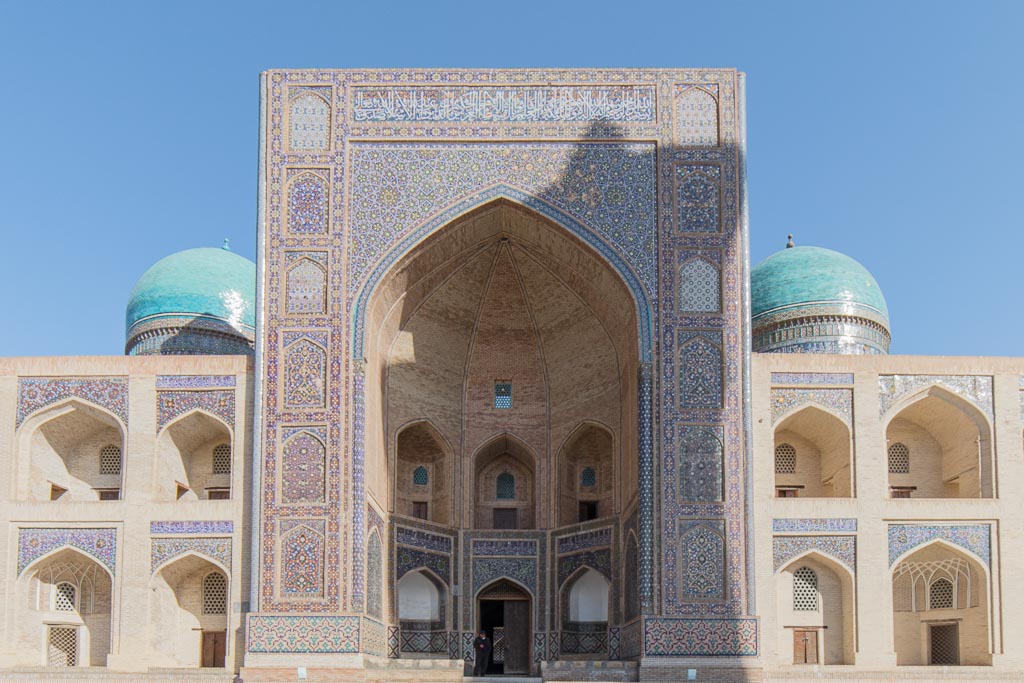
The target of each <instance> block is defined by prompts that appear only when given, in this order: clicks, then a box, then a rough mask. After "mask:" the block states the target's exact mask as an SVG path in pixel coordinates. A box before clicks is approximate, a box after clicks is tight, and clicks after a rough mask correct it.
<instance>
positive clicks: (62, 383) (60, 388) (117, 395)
mask: <svg viewBox="0 0 1024 683" xmlns="http://www.w3.org/2000/svg"><path fill="white" fill-rule="evenodd" d="M71 397H74V398H80V399H82V400H83V401H88V402H89V403H93V404H95V405H98V406H101V407H103V408H106V409H107V410H109V411H110V412H112V413H114V414H115V415H117V416H118V417H119V418H121V422H123V423H124V424H126V425H127V424H128V380H127V379H126V378H124V377H89V378H81V377H19V378H18V419H17V423H16V424H17V426H21V423H22V421H24V419H25V418H26V417H28V415H30V414H31V413H33V412H35V411H37V410H39V409H40V408H44V407H46V406H49V405H53V404H54V403H57V402H58V401H62V400H64V399H66V398H71Z"/></svg>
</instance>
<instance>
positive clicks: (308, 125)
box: [288, 87, 331, 151]
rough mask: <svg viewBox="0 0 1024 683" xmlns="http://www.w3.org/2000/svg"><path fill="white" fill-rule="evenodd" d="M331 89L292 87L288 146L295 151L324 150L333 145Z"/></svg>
mask: <svg viewBox="0 0 1024 683" xmlns="http://www.w3.org/2000/svg"><path fill="white" fill-rule="evenodd" d="M330 102H331V89H330V88H328V87H291V88H288V146H289V147H290V148H291V149H294V150H300V151H305V150H321V149H327V148H328V147H329V146H330V131H331V104H330Z"/></svg>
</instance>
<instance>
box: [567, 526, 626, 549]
mask: <svg viewBox="0 0 1024 683" xmlns="http://www.w3.org/2000/svg"><path fill="white" fill-rule="evenodd" d="M611 542H612V529H611V527H604V528H603V529H596V530H594V531H583V532H580V533H578V534H570V535H567V536H559V537H558V541H557V542H556V547H557V549H558V552H559V553H572V552H576V551H577V550H586V549H587V548H599V547H602V546H607V545H610V544H611Z"/></svg>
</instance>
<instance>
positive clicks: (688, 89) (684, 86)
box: [674, 83, 718, 147]
mask: <svg viewBox="0 0 1024 683" xmlns="http://www.w3.org/2000/svg"><path fill="white" fill-rule="evenodd" d="M717 92H718V87H717V86H716V85H714V84H695V83H681V84H678V85H676V86H675V92H674V95H675V100H676V142H677V143H678V144H679V145H682V146H683V147H716V146H718V99H717V98H716V97H715V94H717Z"/></svg>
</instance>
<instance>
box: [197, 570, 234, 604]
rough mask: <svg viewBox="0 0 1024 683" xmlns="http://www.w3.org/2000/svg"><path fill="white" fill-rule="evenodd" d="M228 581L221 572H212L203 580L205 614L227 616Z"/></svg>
mask: <svg viewBox="0 0 1024 683" xmlns="http://www.w3.org/2000/svg"><path fill="white" fill-rule="evenodd" d="M227 600H228V580H227V578H226V577H225V576H224V575H223V574H221V573H220V572H210V573H209V574H207V575H206V577H205V578H204V579H203V614H226V613H227Z"/></svg>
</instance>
